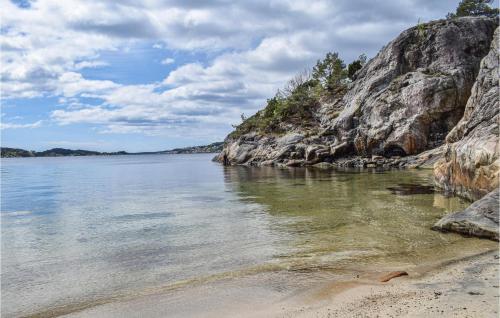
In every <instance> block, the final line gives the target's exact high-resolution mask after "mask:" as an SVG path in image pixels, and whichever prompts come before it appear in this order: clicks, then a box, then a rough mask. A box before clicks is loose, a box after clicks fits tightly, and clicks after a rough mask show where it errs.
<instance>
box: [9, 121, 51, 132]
mask: <svg viewBox="0 0 500 318" xmlns="http://www.w3.org/2000/svg"><path fill="white" fill-rule="evenodd" d="M42 123H43V121H42V120H39V121H37V122H34V123H30V124H15V123H4V122H2V123H0V128H1V129H2V130H3V129H31V128H38V127H41V126H42Z"/></svg>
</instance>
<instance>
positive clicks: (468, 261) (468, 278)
mask: <svg viewBox="0 0 500 318" xmlns="http://www.w3.org/2000/svg"><path fill="white" fill-rule="evenodd" d="M498 262H499V261H498V251H489V252H485V253H482V254H479V255H473V256H468V257H465V258H462V259H459V260H453V261H449V262H447V263H446V264H440V265H437V264H433V265H427V266H425V267H420V268H416V269H413V270H409V271H408V274H409V275H408V276H402V277H397V278H394V279H392V280H390V281H389V282H386V283H382V282H380V281H379V280H380V277H381V276H383V275H385V274H387V272H385V273H384V272H360V275H359V277H358V276H356V277H354V278H353V279H350V280H343V281H336V282H324V283H323V284H318V285H317V286H315V287H312V288H304V289H302V290H299V291H297V292H294V293H293V294H290V293H284V295H286V296H284V297H281V298H280V293H275V294H272V293H269V291H264V290H263V289H259V287H258V286H255V285H254V286H252V284H248V285H247V286H245V284H247V283H248V282H245V281H240V283H241V286H240V287H235V286H232V287H231V286H225V285H224V283H216V284H214V285H211V286H199V287H197V288H194V289H190V290H189V291H180V292H176V293H175V296H172V295H167V294H158V295H149V296H144V297H141V298H137V299H133V300H127V301H123V302H114V303H109V304H104V305H101V306H96V307H93V308H89V309H87V310H84V311H80V312H77V313H72V314H70V315H67V316H65V317H122V316H123V315H125V314H126V315H127V317H289V318H292V317H294V318H295V317H297V318H309V317H424V316H425V317H498V311H499V299H500V298H499V274H498V269H499V266H498ZM224 287H227V288H224ZM257 295H258V296H257ZM263 295H264V296H263ZM186 297H189V298H190V299H191V300H192V301H186Z"/></svg>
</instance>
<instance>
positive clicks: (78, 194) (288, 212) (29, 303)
mask: <svg viewBox="0 0 500 318" xmlns="http://www.w3.org/2000/svg"><path fill="white" fill-rule="evenodd" d="M212 156H213V155H146V156H115V157H65V158H20V159H5V160H2V162H1V163H2V166H1V176H2V189H1V195H2V200H1V239H2V240H1V247H2V251H1V256H2V264H1V269H2V273H1V275H2V277H1V279H2V286H1V291H2V293H1V297H2V299H1V300H2V302H1V305H2V306H1V310H2V317H16V316H22V315H28V314H34V313H44V312H45V313H50V311H51V310H52V309H54V308H67V310H68V312H69V311H71V310H72V308H75V309H77V308H79V307H80V306H84V307H85V306H91V305H92V304H100V303H103V302H109V301H112V300H114V299H120V297H129V296H130V295H134V294H140V293H142V292H144V291H145V290H151V289H154V288H166V287H169V286H170V287H172V288H174V287H176V286H181V285H182V286H184V285H189V284H191V283H193V282H198V283H200V282H203V281H204V280H205V279H218V278H223V277H228V276H230V277H233V278H235V279H237V277H238V276H245V275H246V276H248V275H258V274H259V273H261V272H270V271H271V272H272V271H288V272H290V271H295V272H315V271H335V270H338V269H341V268H350V267H355V266H361V265H363V264H368V265H370V264H372V265H373V264H375V265H377V264H379V265H380V264H385V263H387V262H394V263H397V264H414V263H418V262H421V261H422V259H426V258H429V259H431V258H433V257H434V258H435V257H444V256H449V257H452V256H454V255H455V254H454V253H455V251H456V252H457V253H458V252H459V251H463V250H464V249H470V248H477V246H478V245H480V244H483V243H481V242H484V241H479V240H474V239H472V240H467V239H464V238H462V237H460V236H458V235H453V234H441V233H437V232H433V231H430V230H429V227H430V226H431V225H432V224H433V223H434V222H435V221H436V220H437V219H438V218H439V217H440V216H442V215H443V214H445V213H447V212H450V211H453V210H458V209H461V208H463V207H464V206H465V205H466V203H465V202H462V201H460V200H459V199H458V198H446V197H444V196H442V195H441V194H439V193H427V194H425V193H424V194H413V195H405V191H390V190H389V189H388V188H391V187H396V188H397V187H399V186H400V185H401V184H412V185H430V184H431V173H430V172H429V171H388V172H383V173H381V172H376V171H364V172H353V171H344V172H342V171H336V172H335V171H320V170H314V169H289V170H280V169H274V168H247V167H223V166H220V165H218V164H216V163H213V162H211V160H210V159H211V157H212ZM410 188H412V187H410ZM424 192H425V191H424ZM47 315H48V314H47Z"/></svg>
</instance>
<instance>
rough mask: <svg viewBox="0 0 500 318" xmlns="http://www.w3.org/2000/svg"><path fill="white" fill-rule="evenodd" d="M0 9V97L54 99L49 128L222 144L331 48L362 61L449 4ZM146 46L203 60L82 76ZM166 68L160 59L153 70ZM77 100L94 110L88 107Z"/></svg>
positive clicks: (172, 2) (306, 2)
mask: <svg viewBox="0 0 500 318" xmlns="http://www.w3.org/2000/svg"><path fill="white" fill-rule="evenodd" d="M0 4H1V6H2V11H1V13H0V14H1V18H2V32H1V33H0V44H1V46H2V56H1V62H2V69H1V70H0V76H1V80H2V87H1V90H2V98H3V99H9V98H33V97H40V96H56V97H59V102H60V104H61V105H60V106H62V107H63V109H58V110H56V111H53V112H52V113H51V119H52V120H54V121H56V122H57V123H59V124H63V125H69V124H74V123H88V124H93V125H98V126H100V128H99V129H101V131H102V132H107V133H131V132H133V133H147V134H161V133H163V132H169V133H170V134H173V132H174V131H183V132H184V133H185V134H190V135H196V134H198V133H199V130H205V131H210V132H211V133H214V134H218V138H220V137H222V136H223V134H224V133H225V132H227V131H228V130H229V129H230V124H234V123H237V122H238V121H239V115H240V114H241V113H242V112H244V113H246V114H247V115H250V114H251V113H253V112H255V111H256V110H257V109H258V108H259V107H261V106H262V104H263V103H264V101H265V99H266V98H268V97H270V96H271V95H273V94H274V92H275V90H276V89H277V88H278V87H280V86H282V85H283V84H284V82H285V81H286V80H287V79H288V78H290V77H291V76H293V75H294V74H295V73H297V72H299V71H301V70H303V69H304V68H308V67H311V66H312V65H313V63H314V62H315V60H316V59H318V58H321V57H322V56H323V55H324V54H325V53H326V52H327V51H331V50H333V51H339V52H340V54H341V56H343V57H344V58H345V59H346V60H347V62H349V61H350V60H351V59H353V58H355V57H356V56H358V55H359V54H360V53H367V54H368V55H369V56H373V55H374V54H375V53H376V51H377V50H378V49H380V47H381V46H382V45H384V44H385V43H386V42H387V41H388V40H390V39H391V38H392V37H394V36H395V35H396V34H398V33H399V32H401V31H402V30H403V29H404V28H405V27H407V26H411V25H414V24H415V23H416V22H417V20H418V18H422V20H428V19H431V18H437V17H443V16H444V15H445V14H446V12H447V11H449V10H451V8H453V7H455V6H456V1H454V0H447V1H439V2H436V1H431V0H421V1H418V0H402V1H385V0H384V1H382V0H358V1H353V0H337V1H326V0H293V1H292V0H272V1H269V0H262V1H258V0H256V1H241V2H233V1H225V0H220V1H207V2H205V1H182V0H169V1H164V0H146V1H140V2H136V1H130V0H126V1H119V2H114V1H98V0H86V1H81V0H80V1H79V0H65V1H60V0H39V1H33V2H30V4H31V7H30V8H27V9H22V8H19V7H17V6H16V5H15V4H13V3H12V2H11V1H8V0H0ZM144 43H147V45H148V47H151V49H162V50H163V49H166V50H174V51H176V54H181V55H182V54H184V53H188V52H189V53H191V52H206V53H208V56H210V57H211V60H209V61H208V62H205V61H203V63H198V62H192V63H189V62H188V63H187V64H185V65H182V66H178V67H177V68H176V69H174V70H173V71H172V72H170V73H169V74H165V79H164V80H163V81H162V82H159V83H142V84H139V85H124V84H119V83H117V80H116V79H114V78H116V77H110V78H109V79H106V78H103V79H100V80H96V79H87V78H85V77H84V76H83V75H82V74H81V70H83V69H85V68H92V67H105V66H106V62H104V61H101V60H99V58H100V57H99V53H100V52H102V51H113V52H115V53H116V54H126V52H127V48H130V47H133V46H135V45H138V46H140V45H143V44H144ZM151 43H154V44H153V45H152V44H151ZM122 52H123V53H122ZM186 55H188V54H186ZM176 56H177V55H176ZM175 62H176V61H174V60H173V59H172V58H166V59H164V60H163V61H162V64H171V65H175ZM111 63H112V61H111ZM111 75H113V74H111ZM111 78H113V80H112V79H111ZM82 97H92V98H96V99H97V100H99V102H100V104H97V105H87V104H86V103H85V102H84V100H83V98H82Z"/></svg>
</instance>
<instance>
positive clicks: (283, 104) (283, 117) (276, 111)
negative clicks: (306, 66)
mask: <svg viewBox="0 0 500 318" xmlns="http://www.w3.org/2000/svg"><path fill="white" fill-rule="evenodd" d="M365 63H366V55H364V54H362V55H360V56H359V58H358V59H357V60H355V61H353V62H352V63H351V64H349V65H348V66H347V67H346V65H345V63H344V61H343V60H342V59H341V58H340V57H339V54H338V53H336V52H334V53H332V52H329V53H327V54H326V56H325V58H324V59H323V60H318V61H317V63H316V65H315V66H314V67H313V69H312V71H310V72H309V71H304V72H302V73H300V74H298V75H296V76H295V77H294V78H292V79H291V80H290V81H289V82H288V83H287V84H286V85H285V87H284V88H283V89H280V90H278V92H277V93H276V95H275V96H274V97H272V98H270V99H268V100H267V103H266V107H265V108H264V109H262V110H260V111H258V112H257V113H256V114H255V115H253V116H251V117H249V118H245V117H244V116H242V120H243V121H242V123H241V124H240V125H238V126H235V130H234V131H233V132H232V133H231V134H230V135H229V137H230V138H233V139H234V138H238V137H239V136H241V135H243V134H246V133H249V132H251V131H255V132H258V133H275V134H281V133H283V132H285V131H286V128H285V127H286V125H287V124H292V125H294V126H300V127H303V128H308V127H309V126H312V125H313V124H314V118H315V116H314V114H315V111H316V110H317V108H318V106H319V104H320V99H322V98H325V97H332V96H336V95H339V94H343V93H345V88H346V86H347V84H348V83H349V81H351V80H353V79H354V74H355V73H356V72H357V71H358V70H359V69H361V67H362V66H363V65H364V64H365Z"/></svg>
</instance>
